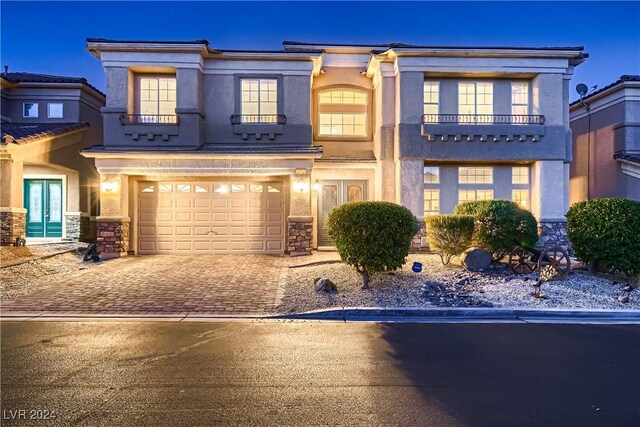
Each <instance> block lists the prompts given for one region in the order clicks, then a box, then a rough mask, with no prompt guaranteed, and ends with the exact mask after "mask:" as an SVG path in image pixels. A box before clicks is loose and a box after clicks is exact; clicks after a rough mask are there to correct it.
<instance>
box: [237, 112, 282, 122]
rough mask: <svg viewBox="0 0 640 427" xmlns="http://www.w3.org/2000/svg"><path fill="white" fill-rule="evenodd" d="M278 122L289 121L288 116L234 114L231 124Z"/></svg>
mask: <svg viewBox="0 0 640 427" xmlns="http://www.w3.org/2000/svg"><path fill="white" fill-rule="evenodd" d="M254 123H256V124H277V125H283V124H285V123H287V116H285V115H284V114H233V115H232V116H231V124H232V125H239V124H254Z"/></svg>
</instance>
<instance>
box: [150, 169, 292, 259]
mask: <svg viewBox="0 0 640 427" xmlns="http://www.w3.org/2000/svg"><path fill="white" fill-rule="evenodd" d="M139 188H140V192H139V194H138V253H140V254H155V253H216V252H219V253H229V252H239V253H241V252H254V253H282V252H283V250H284V191H283V184H282V183H281V182H236V183H234V182H228V183H219V182H216V183H212V182H157V183H151V182H143V183H141V184H140V186H139Z"/></svg>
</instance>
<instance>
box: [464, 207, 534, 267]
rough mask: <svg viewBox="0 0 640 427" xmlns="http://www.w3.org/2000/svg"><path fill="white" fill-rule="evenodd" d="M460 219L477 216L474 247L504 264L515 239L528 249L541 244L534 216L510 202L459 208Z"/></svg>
mask: <svg viewBox="0 0 640 427" xmlns="http://www.w3.org/2000/svg"><path fill="white" fill-rule="evenodd" d="M455 213H456V214H458V215H473V217H474V218H475V225H474V229H473V244H474V245H475V246H479V247H481V248H482V249H485V250H487V251H489V252H491V253H492V254H493V259H494V260H496V261H498V260H501V259H502V258H503V257H504V256H505V255H507V254H508V253H509V252H511V250H512V249H513V247H514V245H515V243H514V239H517V240H519V241H521V242H522V243H523V244H524V245H525V246H534V245H535V244H536V243H537V241H538V222H537V221H536V219H535V217H534V216H533V214H532V213H531V212H529V211H528V210H526V209H522V208H521V207H520V206H518V204H517V203H514V202H511V201H509V200H481V201H477V202H464V203H460V204H459V205H458V206H456V208H455Z"/></svg>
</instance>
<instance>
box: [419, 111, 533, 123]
mask: <svg viewBox="0 0 640 427" xmlns="http://www.w3.org/2000/svg"><path fill="white" fill-rule="evenodd" d="M544 121H545V118H544V116H532V115H514V114H424V115H423V116H422V123H424V124H454V123H455V124H461V125H492V124H493V125H497V124H500V125H543V124H544Z"/></svg>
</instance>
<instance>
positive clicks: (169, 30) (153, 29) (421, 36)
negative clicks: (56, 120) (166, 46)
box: [0, 0, 640, 99]
mask: <svg viewBox="0 0 640 427" xmlns="http://www.w3.org/2000/svg"><path fill="white" fill-rule="evenodd" d="M0 12H1V24H2V25H1V28H2V30H1V36H2V41H1V49H2V50H1V55H0V56H1V62H2V65H9V67H10V70H11V71H32V72H41V73H49V74H61V75H71V76H84V77H87V78H88V79H89V81H90V82H91V83H92V84H94V85H95V86H97V87H98V88H100V89H104V75H103V70H102V67H101V65H100V62H99V61H98V60H97V59H96V58H94V57H93V56H91V55H90V54H89V53H87V52H86V51H85V39H86V38H87V37H105V38H120V39H143V40H144V39H179V40H192V39H203V38H205V39H208V40H209V42H210V43H211V45H212V46H213V47H218V48H227V49H246V48H249V49H251V48H256V49H279V48H280V47H281V42H282V41H283V40H298V41H320V42H341V43H345V42H346V43H350V42H351V43H371V42H383V43H386V42H402V43H413V44H428V45H472V46H474V45H509V46H585V49H586V51H587V52H588V53H589V54H590V59H588V60H587V61H586V62H585V63H584V64H582V65H581V66H579V67H578V68H577V69H576V73H575V75H574V79H573V81H572V86H574V87H575V85H576V84H577V83H579V82H584V83H587V84H588V85H589V86H592V85H595V84H597V85H598V86H599V87H603V86H605V85H606V84H608V83H611V82H613V81H615V80H616V79H617V78H618V77H619V76H620V75H621V74H640V24H639V23H640V2H577V1H574V2H231V3H228V2H170V1H166V2H14V1H6V0H3V1H2V2H1V3H0ZM576 96H577V95H575V92H574V91H573V90H572V97H573V98H574V99H575V97H576Z"/></svg>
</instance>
